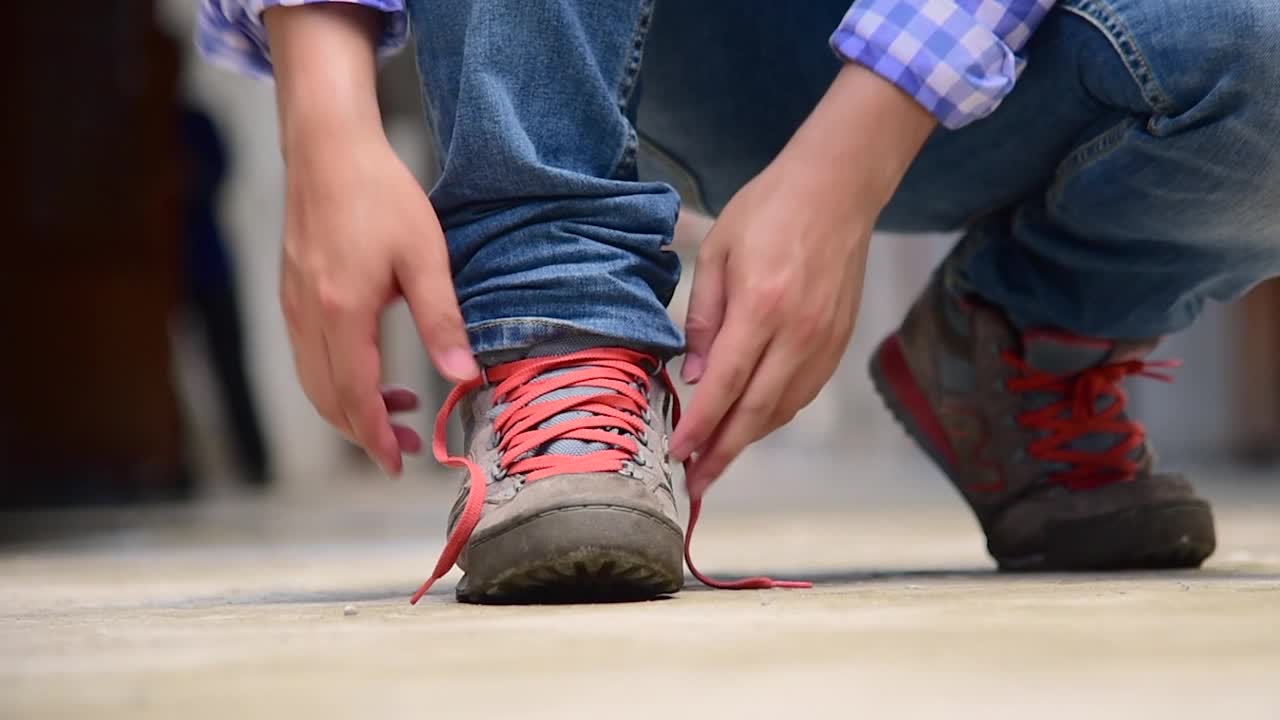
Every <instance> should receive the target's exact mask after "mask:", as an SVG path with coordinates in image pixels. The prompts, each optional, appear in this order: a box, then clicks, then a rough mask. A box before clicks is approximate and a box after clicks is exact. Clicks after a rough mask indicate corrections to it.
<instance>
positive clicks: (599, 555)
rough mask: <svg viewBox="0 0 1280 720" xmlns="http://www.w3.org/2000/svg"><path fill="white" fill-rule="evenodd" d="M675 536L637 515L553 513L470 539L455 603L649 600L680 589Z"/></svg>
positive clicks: (590, 510) (679, 542)
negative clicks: (463, 573)
mask: <svg viewBox="0 0 1280 720" xmlns="http://www.w3.org/2000/svg"><path fill="white" fill-rule="evenodd" d="M683 553H684V543H683V535H682V533H681V531H680V528H679V527H677V526H675V525H672V524H671V523H670V522H668V521H667V520H665V519H661V518H657V517H654V516H653V515H650V514H647V513H644V512H640V511H638V510H636V509H634V508H629V507H622V506H614V505H577V506H569V507H563V508H556V509H553V510H548V511H546V512H543V513H540V514H538V515H535V516H533V517H530V518H527V519H525V520H524V521H522V522H520V523H518V524H515V525H512V526H509V527H505V528H502V529H500V530H495V531H494V532H492V533H490V534H488V535H487V536H485V537H477V538H473V539H472V542H471V544H470V545H469V546H468V547H467V551H466V554H465V556H464V560H463V564H464V567H465V570H466V575H465V576H464V577H463V578H462V580H461V582H459V583H458V588H457V596H458V600H459V601H460V602H468V603H482V604H498V605H501V604H525V603H588V602H625V601H635V600H649V599H652V598H655V597H659V596H662V595H669V594H671V593H674V592H676V591H678V590H679V589H680V588H681V586H682V585H683V584H684V564H683V563H684V555H683Z"/></svg>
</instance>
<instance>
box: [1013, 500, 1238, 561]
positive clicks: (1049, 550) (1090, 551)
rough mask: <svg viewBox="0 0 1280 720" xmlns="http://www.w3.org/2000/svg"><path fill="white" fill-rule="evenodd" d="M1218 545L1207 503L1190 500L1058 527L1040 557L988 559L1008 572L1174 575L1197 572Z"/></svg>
mask: <svg viewBox="0 0 1280 720" xmlns="http://www.w3.org/2000/svg"><path fill="white" fill-rule="evenodd" d="M1216 545H1217V542H1216V539H1215V531H1214V525H1213V511H1212V510H1211V509H1210V508H1209V503H1207V502H1205V501H1204V500H1200V499H1198V498H1190V499H1187V500H1179V501H1176V502H1167V503H1163V504H1159V505H1142V506H1140V507H1134V508H1127V509H1125V510H1122V511H1119V512H1114V513H1110V514H1108V515H1100V516H1095V517H1089V518H1081V519H1079V520H1073V521H1071V522H1065V523H1057V524H1055V525H1053V526H1052V527H1050V528H1048V529H1047V530H1046V532H1045V551H1044V552H1043V553H1042V554H1038V555H1030V556H1022V557H1011V556H1001V555H998V554H995V553H992V555H993V557H995V559H996V562H997V563H999V565H1000V569H1002V570H1012V571H1047V570H1069V571H1070V570H1075V571H1081V570H1104V571H1105V570H1173V569H1180V568H1196V567H1200V564H1201V563H1203V562H1204V560H1205V558H1208V557H1209V556H1210V555H1212V554H1213V551H1214V549H1215V547H1216Z"/></svg>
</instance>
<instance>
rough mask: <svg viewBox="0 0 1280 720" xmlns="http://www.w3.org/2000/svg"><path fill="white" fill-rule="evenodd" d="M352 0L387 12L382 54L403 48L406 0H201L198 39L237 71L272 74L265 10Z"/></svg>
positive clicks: (209, 54)
mask: <svg viewBox="0 0 1280 720" xmlns="http://www.w3.org/2000/svg"><path fill="white" fill-rule="evenodd" d="M317 2H349V3H353V4H356V5H363V6H365V7H369V8H373V9H375V10H378V11H380V12H382V13H383V14H384V16H383V24H382V35H381V36H380V37H379V38H378V55H379V56H380V57H385V56H387V55H390V54H392V53H394V52H395V51H397V50H399V49H400V48H401V47H402V46H403V45H404V43H405V39H406V38H407V37H408V33H409V23H408V17H407V16H406V14H405V8H404V0H200V4H199V7H198V9H197V14H196V29H195V35H196V37H195V41H196V47H197V48H198V49H199V51H200V54H201V56H203V57H204V58H205V60H207V61H209V62H211V63H213V64H215V65H218V66H220V67H224V68H226V69H228V70H231V71H233V72H238V73H243V74H247V75H252V76H255V77H260V78H270V77H271V48H270V47H269V46H268V44H267V29H266V26H265V25H263V22H262V13H263V11H265V10H267V9H269V8H273V7H276V6H291V5H308V4H311V3H317Z"/></svg>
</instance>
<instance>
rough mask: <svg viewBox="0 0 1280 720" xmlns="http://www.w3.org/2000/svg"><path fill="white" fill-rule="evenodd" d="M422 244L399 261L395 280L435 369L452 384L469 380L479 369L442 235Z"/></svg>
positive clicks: (478, 372)
mask: <svg viewBox="0 0 1280 720" xmlns="http://www.w3.org/2000/svg"><path fill="white" fill-rule="evenodd" d="M423 245H424V247H423V248H422V252H416V253H408V254H406V257H405V258H404V259H403V260H401V261H400V263H399V264H398V266H397V268H396V279H397V280H398V282H399V284H400V289H401V291H402V292H403V293H404V298H405V301H406V302H407V303H408V304H409V311H410V312H411V313H412V314H413V321H414V323H415V324H416V325H417V327H418V334H419V335H420V336H421V337H422V343H423V345H424V346H425V347H426V349H427V354H428V355H429V356H430V357H431V362H432V364H434V365H435V367H436V370H439V371H440V374H441V375H443V376H444V377H445V379H447V380H449V381H450V382H453V383H461V382H466V381H468V380H472V379H474V378H475V377H477V376H478V375H479V374H480V366H479V365H478V364H477V363H476V360H475V356H474V355H472V353H471V342H470V341H469V340H468V339H467V331H466V327H465V326H464V325H463V323H462V313H461V312H460V311H459V310H458V298H457V295H455V294H454V289H453V278H452V277H450V275H449V256H448V251H447V250H446V249H445V244H444V236H443V235H441V236H440V238H439V240H438V241H436V240H434V239H432V240H428V241H427V242H425V243H423Z"/></svg>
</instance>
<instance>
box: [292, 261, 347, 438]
mask: <svg viewBox="0 0 1280 720" xmlns="http://www.w3.org/2000/svg"><path fill="white" fill-rule="evenodd" d="M281 306H282V308H283V309H284V316H285V325H286V327H287V329H288V332H289V345H290V347H291V348H292V349H293V366H294V371H295V372H296V373H297V375H298V383H299V384H300V385H301V386H302V390H303V392H304V393H306V395H307V399H308V400H310V401H311V405H312V406H313V407H315V409H316V412H318V413H319V414H320V416H321V417H323V418H324V419H325V420H326V421H327V422H328V423H329V424H330V425H332V426H333V427H334V429H335V430H337V431H338V432H339V433H341V434H342V435H343V437H345V438H347V439H348V440H350V441H352V442H355V436H354V435H353V434H352V431H351V426H350V425H349V424H348V423H347V416H346V415H345V414H344V413H343V412H342V406H341V405H340V404H339V403H338V393H337V391H336V390H334V387H333V380H332V377H331V370H330V368H329V352H328V349H327V348H326V346H325V342H324V327H323V325H322V324H321V322H320V319H319V317H318V316H317V314H316V313H315V312H314V310H315V307H314V305H311V304H309V303H302V302H298V301H297V300H296V298H295V297H294V296H293V294H292V292H291V291H290V290H289V283H288V281H287V280H285V281H282V283H281Z"/></svg>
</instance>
